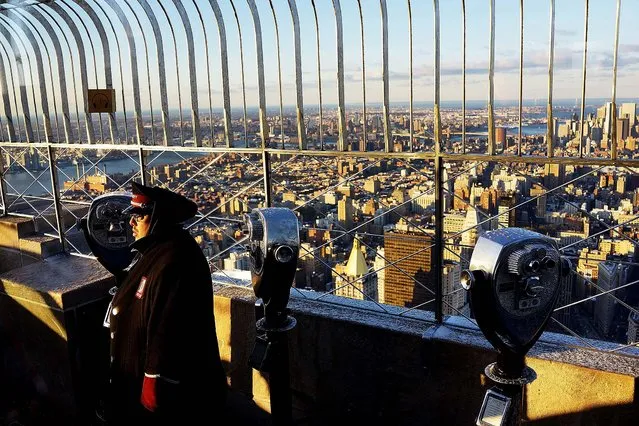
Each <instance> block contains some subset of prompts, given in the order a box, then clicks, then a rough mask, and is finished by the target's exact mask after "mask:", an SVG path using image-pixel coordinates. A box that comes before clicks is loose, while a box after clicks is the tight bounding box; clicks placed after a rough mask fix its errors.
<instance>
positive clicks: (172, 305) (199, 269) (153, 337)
mask: <svg viewBox="0 0 639 426" xmlns="http://www.w3.org/2000/svg"><path fill="white" fill-rule="evenodd" d="M132 192H133V198H132V201H131V207H129V208H128V209H127V210H128V212H129V213H130V214H131V219H130V222H129V223H130V225H131V227H132V229H133V236H134V237H135V242H134V243H133V244H132V249H133V250H134V251H136V252H137V253H136V255H135V257H134V260H133V262H132V263H131V265H129V267H128V268H127V271H126V273H125V276H124V277H120V279H121V285H120V286H119V288H118V290H117V293H116V294H115V296H114V298H113V301H112V304H111V307H110V312H109V313H108V314H107V315H108V318H109V328H110V335H111V350H110V352H111V359H110V384H109V394H110V397H109V402H108V406H107V414H108V423H109V424H113V425H126V424H144V425H155V424H223V420H222V418H221V417H222V416H223V415H224V414H223V412H224V404H225V399H226V392H227V385H226V377H225V374H224V371H223V368H222V363H221V360H220V355H219V350H218V346H217V338H216V332H215V319H214V316H213V289H212V283H211V274H210V270H209V265H208V262H207V260H206V258H205V257H204V254H203V253H202V251H201V250H200V247H199V246H198V245H197V243H196V242H195V240H194V239H193V237H191V235H190V234H189V233H188V231H187V230H185V229H183V227H182V226H181V225H180V224H181V223H182V222H184V221H186V220H188V219H190V218H192V217H193V216H194V215H195V214H196V212H197V205H196V204H195V203H194V202H192V201H190V200H188V199H186V198H185V197H183V196H181V195H179V194H176V193H174V192H171V191H169V190H166V189H162V188H159V187H153V188H151V187H147V186H143V185H139V184H136V183H134V184H133V191H132ZM195 419H198V420H197V422H196V421H195Z"/></svg>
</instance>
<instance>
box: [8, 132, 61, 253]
mask: <svg viewBox="0 0 639 426" xmlns="http://www.w3.org/2000/svg"><path fill="white" fill-rule="evenodd" d="M47 156H48V157H49V174H50V177H51V194H52V195H53V208H54V210H55V221H56V225H57V226H58V238H59V239H60V244H61V245H62V251H63V252H66V249H67V248H66V240H65V239H64V221H63V220H62V209H61V206H60V191H59V189H58V174H57V173H56V170H57V169H56V165H55V156H54V154H53V146H52V145H50V144H48V145H47ZM3 184H4V178H3Z"/></svg>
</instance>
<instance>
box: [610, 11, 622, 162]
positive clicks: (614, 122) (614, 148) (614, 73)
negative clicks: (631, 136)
mask: <svg viewBox="0 0 639 426" xmlns="http://www.w3.org/2000/svg"><path fill="white" fill-rule="evenodd" d="M620 16H621V0H617V16H616V17H615V51H614V53H613V57H612V105H611V107H610V109H611V113H610V121H612V129H610V134H611V139H612V142H611V144H610V147H611V149H610V158H612V159H613V160H616V159H617V54H618V52H619V17H620Z"/></svg>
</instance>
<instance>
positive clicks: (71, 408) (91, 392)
mask: <svg viewBox="0 0 639 426" xmlns="http://www.w3.org/2000/svg"><path fill="white" fill-rule="evenodd" d="M113 285H114V279H113V277H112V275H111V274H110V273H108V272H107V271H106V270H105V269H104V268H103V267H102V266H101V265H100V264H99V263H98V262H97V261H95V260H92V259H87V258H82V257H76V256H69V255H57V256H52V257H49V258H48V259H46V260H43V261H39V262H37V263H33V264H30V265H27V266H24V267H21V268H17V269H13V270H11V271H9V272H5V273H3V274H0V340H2V343H3V345H2V346H3V347H4V348H6V350H5V351H3V352H0V358H4V361H5V362H4V364H2V365H3V367H2V368H0V379H1V380H0V382H2V383H11V385H10V386H5V385H3V386H2V388H4V389H6V391H8V390H9V389H14V390H15V391H14V392H13V395H11V396H9V397H7V398H5V399H3V403H2V402H0V418H2V416H3V414H4V413H7V412H14V413H15V412H18V414H19V416H20V418H21V419H22V422H23V423H24V424H65V425H73V424H87V423H86V416H90V411H92V408H90V407H91V404H93V403H94V401H93V400H94V398H95V395H96V392H97V386H98V384H99V382H100V380H102V379H101V375H102V374H103V373H102V371H101V370H100V366H101V365H103V363H104V359H106V362H107V363H108V332H107V331H105V330H106V329H104V328H103V327H102V322H103V318H104V313H105V311H106V306H107V304H108V289H109V288H110V287H112V286H113ZM2 396H4V395H2ZM0 399H2V398H0ZM3 412H4V413H3Z"/></svg>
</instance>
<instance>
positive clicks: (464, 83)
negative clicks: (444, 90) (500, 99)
mask: <svg viewBox="0 0 639 426" xmlns="http://www.w3.org/2000/svg"><path fill="white" fill-rule="evenodd" d="M462 154H466V0H462Z"/></svg>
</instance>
